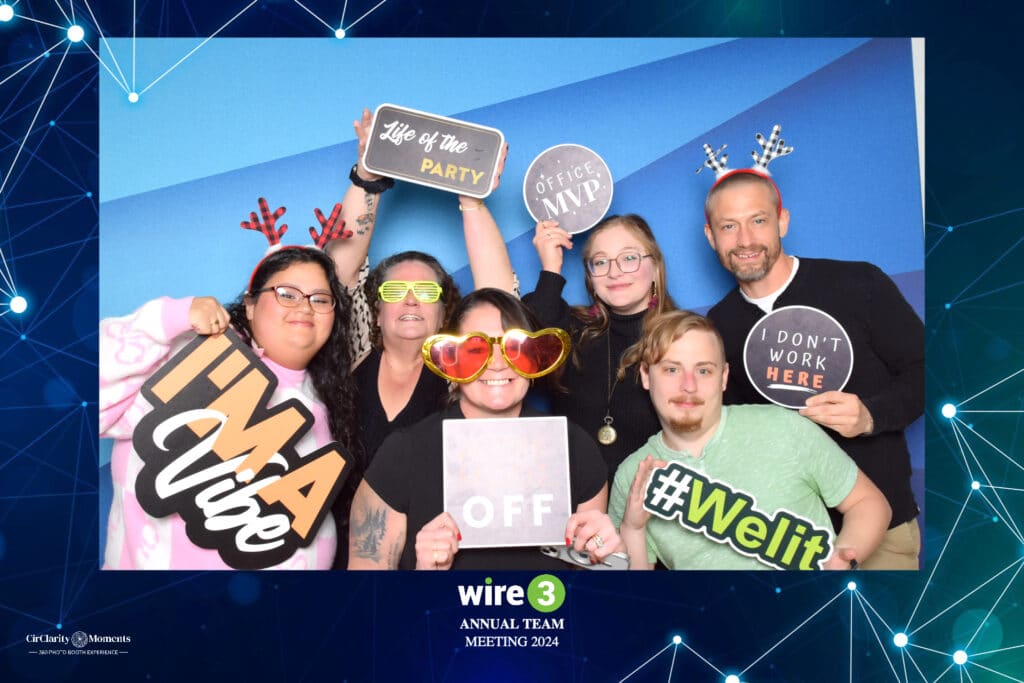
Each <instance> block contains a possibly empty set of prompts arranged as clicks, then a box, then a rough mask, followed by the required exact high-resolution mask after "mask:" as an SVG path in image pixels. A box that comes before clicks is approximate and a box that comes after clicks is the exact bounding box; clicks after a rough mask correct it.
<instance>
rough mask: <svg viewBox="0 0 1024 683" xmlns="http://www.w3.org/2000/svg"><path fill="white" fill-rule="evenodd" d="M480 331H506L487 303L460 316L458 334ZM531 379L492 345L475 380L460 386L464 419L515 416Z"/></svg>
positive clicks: (493, 334) (496, 334)
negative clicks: (515, 370)
mask: <svg viewBox="0 0 1024 683" xmlns="http://www.w3.org/2000/svg"><path fill="white" fill-rule="evenodd" d="M469 332H483V333H484V334H486V335H487V336H489V337H500V336H502V335H503V334H504V333H505V328H504V325H502V322H501V312H500V311H499V310H498V309H497V308H495V307H494V306H492V305H491V304H489V303H481V304H479V305H477V306H474V307H473V308H472V309H470V310H469V311H467V312H466V314H465V315H464V316H462V320H461V322H460V323H459V328H458V331H457V334H460V335H462V334H468V333H469ZM529 388H530V381H529V380H527V379H525V378H523V377H520V376H519V375H517V374H516V373H515V372H513V371H512V368H510V367H509V366H508V363H506V362H505V359H504V357H502V355H501V350H500V349H499V348H498V345H497V344H494V345H492V346H491V360H490V362H489V363H488V365H487V369H486V370H484V372H483V374H482V375H480V377H478V378H477V379H475V380H473V381H472V382H469V383H467V384H463V385H462V386H461V388H460V392H461V398H460V406H461V408H462V414H463V415H465V416H466V417H467V418H481V417H518V416H519V413H520V411H521V410H522V406H523V399H524V398H526V392H527V390H529Z"/></svg>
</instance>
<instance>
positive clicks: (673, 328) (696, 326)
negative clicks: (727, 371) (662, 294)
mask: <svg viewBox="0 0 1024 683" xmlns="http://www.w3.org/2000/svg"><path fill="white" fill-rule="evenodd" d="M693 330H697V331H699V332H710V333H711V334H713V335H714V336H715V341H716V342H717V343H718V350H719V351H721V353H722V362H723V363H725V343H724V342H723V341H722V335H721V334H719V332H718V328H717V327H715V324H714V323H713V322H711V320H710V319H709V318H705V317H704V316H702V315H698V314H696V313H691V312H690V311H682V310H675V311H665V312H664V313H658V314H656V315H652V316H648V317H647V318H645V319H644V329H643V332H641V334H640V341H638V342H637V343H635V344H633V345H632V346H630V347H629V348H628V349H626V351H625V353H623V354H622V362H621V363H620V364H619V371H618V378H619V379H620V380H622V379H623V378H625V376H626V371H627V370H629V369H630V368H632V367H634V366H636V370H637V371H638V372H639V366H640V365H643V366H646V367H648V368H649V367H651V366H652V365H654V364H656V363H658V362H659V361H660V360H661V359H662V358H664V357H665V354H666V353H667V352H668V347H670V346H672V344H673V343H675V341H676V340H677V339H679V338H680V337H682V336H683V335H684V334H686V333H687V332H691V331H693Z"/></svg>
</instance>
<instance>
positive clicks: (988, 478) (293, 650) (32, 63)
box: [0, 0, 1024, 682]
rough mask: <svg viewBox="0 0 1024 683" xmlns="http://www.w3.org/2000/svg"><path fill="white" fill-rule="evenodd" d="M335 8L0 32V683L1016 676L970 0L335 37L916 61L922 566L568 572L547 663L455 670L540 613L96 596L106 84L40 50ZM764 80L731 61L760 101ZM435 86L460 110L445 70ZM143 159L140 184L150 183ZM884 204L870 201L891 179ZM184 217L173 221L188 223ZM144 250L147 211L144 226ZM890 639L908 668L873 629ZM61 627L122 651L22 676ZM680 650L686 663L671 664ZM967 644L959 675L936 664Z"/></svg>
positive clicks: (997, 185) (265, 99)
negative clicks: (860, 44)
mask: <svg viewBox="0 0 1024 683" xmlns="http://www.w3.org/2000/svg"><path fill="white" fill-rule="evenodd" d="M2 4H3V3H2V2H0V5H2ZM346 4H347V7H346V8H345V11H346V13H347V14H346V16H348V17H350V18H355V17H358V16H360V15H362V14H363V13H364V12H366V11H368V10H371V8H373V7H374V6H375V5H376V3H375V2H364V1H363V0H359V1H358V2H357V1H356V0H349V1H348V2H347V3H346V1H345V0H337V1H335V2H322V1H320V0H310V1H309V2H303V3H302V5H300V4H299V3H298V2H295V1H294V0H273V1H265V2H260V1H257V2H254V3H252V5H251V6H249V5H248V4H247V3H246V2H244V0H237V1H234V2H216V3H213V2H195V1H186V0H162V1H160V2H156V1H139V2H137V3H133V2H127V1H126V0H125V1H120V0H119V1H118V2H108V1H99V0H96V1H93V2H89V3H85V2H78V1H75V2H73V3H71V4H69V3H68V2H66V1H64V0H60V1H58V2H54V1H52V0H51V1H49V2H43V1H42V0H34V1H32V2H30V1H29V0H20V2H17V3H16V4H15V5H14V7H13V10H14V14H15V16H14V18H13V19H12V20H10V21H9V22H0V183H2V189H0V250H2V252H3V256H4V259H5V264H6V265H5V266H4V267H3V272H2V275H0V290H2V291H0V680H3V681H18V680H92V679H94V678H98V677H100V676H105V677H109V679H110V680H131V681H145V680H153V681H183V680H193V681H207V680H242V679H244V678H252V679H253V680H266V679H276V680H281V681H321V680H330V681H393V680H414V681H438V682H440V681H476V680H488V681H540V680H559V681H607V680H614V681H618V680H622V679H624V678H626V677H627V676H629V678H628V680H630V681H641V680H642V681H664V680H678V681H683V680H686V681H722V680H724V679H725V676H726V675H728V674H737V675H739V676H740V679H741V680H742V681H744V682H747V681H750V682H754V681H757V682H768V681H772V682H775V681H816V682H817V681H848V680H849V681H884V680H893V679H894V678H895V679H896V680H899V681H906V680H927V681H934V680H938V679H939V678H941V679H942V680H946V681H951V680H967V678H965V677H964V674H966V675H967V676H969V678H970V680H972V681H975V682H981V681H1006V680H1022V678H1024V673H1022V672H1024V613H1022V609H1021V604H1020V602H1021V596H1022V595H1024V590H1022V585H1024V578H1021V577H1020V576H1019V574H1020V572H1021V568H1022V566H1024V542H1022V539H1021V537H1020V532H1019V528H1020V524H1021V522H1022V521H1024V513H1022V510H1024V492H1022V489H1024V468H1022V464H1021V463H1022V457H1021V455H1020V444H1019V438H1020V414H1021V411H1024V400H1022V396H1024V391H1022V389H1024V373H1022V375H1015V373H1016V372H1017V371H1018V370H1020V369H1021V368H1024V343H1022V342H1024V340H1022V330H1024V325H1022V324H1021V323H1020V322H1019V320H1020V316H1021V315H1022V309H1024V306H1022V305H1021V304H1020V295H1021V293H1022V291H1024V288H1022V286H1021V284H1022V283H1021V281H1022V272H1024V270H1022V268H1021V267H1020V265H1019V264H1020V260H1021V258H1022V256H1024V253H1022V249H1021V242H1022V241H1024V230H1021V226H1022V221H1021V217H1022V213H1021V210H1022V205H1024V202H1022V193H1021V191H1020V190H1019V189H1018V186H1019V182H1020V181H1019V177H1020V160H1021V159H1022V157H1024V154H1022V152H1024V150H1022V149H1021V144H1022V143H1021V135H1020V130H1019V126H1020V122H1021V121H1024V107H1022V99H1021V92H1022V89H1024V77H1022V75H1021V70H1020V67H1019V64H1020V55H1019V35H1018V32H1017V31H1016V30H1015V29H1016V28H1017V27H1019V26H1020V17H1019V16H1018V15H1017V14H1015V13H1013V12H1012V11H1011V10H1005V11H1004V10H1002V9H1000V8H997V7H993V6H991V5H988V4H985V5H982V6H980V7H978V6H968V5H967V4H966V3H950V6H949V7H946V6H943V5H941V4H937V3H926V2H920V1H918V2H901V1H900V0H867V1H857V2H852V1H843V2H829V3H803V2H790V1H788V0H778V1H776V2H754V1H753V0H694V1H692V2H648V3H638V2H632V3H629V2H618V1H614V2H608V1H602V2H574V1H572V0H567V1H563V2H541V1H537V0H523V1H516V2H498V1H493V0H492V1H488V0H478V1H476V2H466V3H455V2H410V1H408V0H387V2H385V3H383V4H382V5H380V6H379V7H377V8H376V9H374V10H373V11H372V12H370V13H369V14H368V15H367V16H366V17H365V18H364V19H363V20H362V21H360V22H359V23H358V24H357V25H356V26H354V27H353V28H352V29H351V30H350V32H349V36H350V38H352V39H357V38H358V37H359V36H368V37H369V36H372V37H387V36H392V37H410V38H411V37H439V36H479V37H488V36H550V37H569V36H586V37H602V36H616V37H623V36H626V37H631V36H636V37H638V38H640V37H648V36H660V37H667V36H718V37H729V36H790V37H792V36H923V37H925V38H926V111H927V117H926V136H927V138H926V139H927V144H926V190H925V206H926V223H927V225H926V227H925V249H926V254H927V258H926V269H927V287H926V289H927V305H926V325H927V331H928V335H927V354H928V406H927V409H926V423H927V493H928V495H927V509H928V524H927V528H926V529H925V530H924V531H925V544H926V566H925V569H924V570H923V571H921V572H919V573H887V574H856V573H844V574H820V575H814V576H806V575H794V574H780V573H768V572H763V573H756V574H755V573H749V574H748V573H714V574H713V573H685V574H681V573H680V574H673V573H670V572H657V573H650V574H644V575H637V574H629V575H621V574H620V575H608V574H602V573H599V572H565V573H564V574H562V580H563V581H565V583H566V589H567V596H568V597H567V599H566V603H565V605H564V606H563V607H562V609H561V610H559V611H558V612H557V613H556V615H557V616H558V617H562V618H564V619H565V630H564V631H561V632H560V633H558V634H557V635H559V637H560V639H561V642H560V644H559V646H558V647H557V648H551V649H510V648H503V649H500V648H499V649H479V648H477V649H466V648H465V646H464V645H465V643H464V637H463V636H464V634H463V633H461V632H460V628H459V627H460V623H461V619H463V618H464V617H480V616H516V617H520V618H521V617H524V616H535V615H534V614H533V613H532V610H529V609H528V608H527V609H526V610H525V611H524V609H522V608H491V609H486V608H479V609H474V610H469V609H465V608H462V607H461V606H460V605H459V601H458V591H457V585H458V584H459V583H478V582H481V581H483V578H484V577H483V576H482V575H479V576H478V575H475V574H464V575H457V576H434V575H412V574H401V575H398V574H395V575H383V574H368V575H355V574H345V573H304V574H301V575H298V574H285V573H271V574H258V573H194V572H163V573H153V574H147V573H132V572H100V571H99V569H98V567H99V562H98V557H97V543H98V539H97V526H98V523H97V520H98V510H97V502H98V488H99V482H98V477H97V463H98V457H99V456H98V451H97V434H96V422H97V415H96V401H97V361H96V350H97V322H98V313H97V305H98V304H97V302H98V297H99V291H100V287H115V286H116V284H115V283H101V282H99V281H98V263H97V258H98V257H97V253H98V240H99V225H98V216H97V207H98V202H99V197H98V194H97V191H98V190H97V185H98V167H99V164H100V163H102V159H99V158H98V149H99V140H98V127H97V90H98V87H97V86H98V79H99V78H100V77H101V67H100V66H99V65H98V63H97V59H96V58H95V56H94V55H93V54H91V53H90V51H89V50H88V49H83V46H82V45H80V44H79V45H77V46H75V47H73V48H72V49H70V50H68V51H67V53H66V55H65V48H66V47H67V43H66V42H64V43H63V44H58V43H59V42H60V41H62V40H63V38H64V34H63V29H62V28H61V27H65V26H67V25H69V24H70V20H71V15H72V9H73V13H74V17H75V20H77V21H80V22H81V23H82V24H83V25H84V26H86V27H87V29H88V36H87V39H86V42H88V43H89V45H90V47H91V48H92V49H93V50H97V49H98V45H97V38H96V33H95V30H94V27H95V26H96V24H99V26H101V27H102V29H103V32H104V33H105V34H106V35H109V36H117V37H130V36H131V35H132V30H133V27H132V7H133V5H135V6H136V8H137V17H138V19H137V24H136V27H135V31H136V32H137V34H138V35H139V36H147V37H156V36H176V37H195V38H197V42H198V40H200V39H202V38H205V37H208V36H210V35H211V34H213V33H214V32H216V31H218V29H220V28H221V27H222V26H223V25H224V24H225V22H227V21H228V20H229V19H231V18H232V17H233V16H234V15H236V14H237V13H239V12H240V11H242V10H243V9H245V8H247V9H245V11H244V12H243V13H242V14H241V15H240V16H238V18H237V19H235V20H234V21H233V22H231V23H230V24H229V25H228V26H227V27H225V28H223V30H222V31H221V32H220V33H218V37H245V36H282V37H284V36H292V37H319V36H329V35H330V32H329V31H328V29H327V28H326V27H325V26H324V25H323V24H321V23H320V22H319V21H318V20H317V19H315V18H314V17H313V15H314V14H315V15H318V16H320V17H328V18H330V21H332V22H336V21H337V20H338V18H339V17H340V16H341V12H342V9H343V6H345V5H346ZM1003 4H1004V5H1007V6H1009V3H1003ZM72 5H73V8H72ZM977 5H981V3H978V4H977ZM0 12H2V8H0ZM65 15H66V16H65ZM0 18H2V14H0ZM47 50H49V53H48V56H41V55H43V53H44V52H45V51H47ZM60 60H63V63H62V64H61V66H60V69H59V70H58V69H57V68H56V66H57V64H58V63H60ZM354 68H359V69H363V70H370V71H372V70H373V69H374V65H373V64H359V65H355V66H354ZM551 68H552V69H557V68H558V65H557V64H552V65H551ZM757 68H758V65H757V64H756V63H752V64H751V65H750V73H751V78H752V79H756V78H757ZM55 74H56V77H55ZM102 77H108V76H107V75H106V74H102ZM51 81H52V82H51ZM452 81H453V82H452V87H458V80H457V76H456V75H453V78H452ZM708 85H709V88H708V97H713V96H714V94H713V84H708ZM329 99H330V93H320V94H319V95H318V97H317V98H313V97H311V101H310V103H309V106H316V107H322V108H324V109H325V111H329V110H330V101H329ZM238 106H239V108H255V109H258V108H260V107H267V106H273V95H272V93H253V97H252V100H251V101H249V102H239V103H238ZM607 106H609V107H637V106H642V103H636V102H623V101H615V100H610V101H608V102H607ZM342 114H343V115H344V116H349V115H350V114H349V112H343V113H342ZM331 115H337V113H333V112H332V113H331ZM837 134H842V131H837ZM851 144H868V145H869V144H870V141H851ZM140 161H141V162H142V163H141V165H140V172H142V173H144V172H145V168H146V166H147V165H158V164H160V159H145V160H140ZM877 182H878V183H880V184H881V183H885V182H886V176H885V168H884V167H880V168H879V169H878V173H877ZM862 200H863V202H865V203H869V202H871V201H872V197H871V196H864V197H863V198H862ZM821 201H822V202H825V203H827V202H828V201H829V198H828V197H822V198H821ZM182 212H183V215H182V222H183V223H188V222H189V221H192V220H198V219H199V218H200V217H199V216H198V215H197V213H196V212H195V211H194V210H189V209H188V208H187V207H183V209H182ZM146 229H147V228H146V217H145V215H140V216H139V225H138V230H140V231H145V230H146ZM15 294H17V295H21V296H23V297H24V298H25V300H26V302H27V305H28V308H27V310H26V311H25V312H24V313H22V314H18V313H15V312H13V311H12V310H10V309H9V302H10V299H11V298H12V297H13V296H14V295H15ZM1003 380H1005V381H1003ZM989 387H992V388H989ZM986 389H988V390H987V391H986ZM975 394H977V396H976V397H974V396H975ZM972 397H973V398H972ZM968 399H970V400H968ZM947 402H948V403H952V404H954V405H958V406H959V407H960V410H961V412H960V413H959V414H958V415H957V418H956V420H953V421H951V420H948V419H946V418H943V417H942V416H941V415H940V413H939V409H940V407H941V405H943V404H944V403H947ZM971 411H977V412H971ZM992 411H1000V412H992ZM972 481H977V482H979V488H978V489H977V490H974V491H972V489H971V482H972ZM530 578H532V577H531V576H530V575H518V574H501V575H498V576H497V577H496V581H500V582H504V583H519V584H522V585H525V584H526V583H528V582H529V580H530ZM850 580H854V581H856V582H857V587H856V590H855V591H850V590H848V589H847V582H848V581H850ZM961 598H963V599H961ZM908 622H909V623H910V624H911V629H910V630H911V631H912V633H911V637H910V643H911V645H910V646H909V647H908V648H907V649H906V652H904V651H901V650H899V649H898V648H896V647H894V646H893V644H892V633H893V632H894V631H898V630H901V629H902V628H904V627H905V626H906V625H907V623H908ZM916 629H919V630H916ZM76 631H83V632H86V633H89V634H108V635H126V636H130V639H131V641H130V643H124V644H122V645H119V646H118V648H119V649H120V650H123V651H124V654H119V655H110V656H99V655H97V656H89V657H87V656H70V655H67V656H57V655H50V656H44V655H39V654H31V651H34V650H38V649H39V646H38V645H37V644H29V643H28V642H27V641H26V637H27V636H33V635H44V634H45V635H48V636H51V637H56V636H60V635H65V636H70V635H71V634H72V633H74V632H76ZM790 634H792V635H790ZM675 635H679V636H681V639H682V644H680V645H678V646H674V645H672V641H671V639H672V637H673V636H675ZM56 647H64V646H56ZM68 647H69V646H68ZM961 648H962V649H964V650H966V652H967V654H968V663H967V664H966V665H964V666H963V667H961V666H960V665H958V664H954V663H953V661H952V659H951V655H952V653H953V652H954V651H955V650H958V649H961ZM1013 648H1016V649H1013ZM906 653H909V654H910V655H912V659H913V661H911V658H910V657H908V656H907V655H906ZM705 660H706V661H705ZM851 668H852V672H851ZM631 673H632V675H630V674H631Z"/></svg>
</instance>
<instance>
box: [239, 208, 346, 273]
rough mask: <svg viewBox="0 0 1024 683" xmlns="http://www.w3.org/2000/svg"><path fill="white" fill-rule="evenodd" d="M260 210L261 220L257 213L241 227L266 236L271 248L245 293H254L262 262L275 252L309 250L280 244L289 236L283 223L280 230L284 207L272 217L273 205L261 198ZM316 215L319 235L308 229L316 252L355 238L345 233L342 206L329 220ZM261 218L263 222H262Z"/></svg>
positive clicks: (250, 214) (318, 211)
mask: <svg viewBox="0 0 1024 683" xmlns="http://www.w3.org/2000/svg"><path fill="white" fill-rule="evenodd" d="M257 201H258V203H259V206H260V214H261V216H260V217H257V216H256V212H255V211H250V212H249V220H247V221H242V222H241V226H242V228H243V229H245V230H255V231H257V232H260V233H262V234H263V236H264V237H266V238H267V242H268V243H269V245H270V246H269V247H268V248H267V253H265V254H264V255H263V258H261V259H260V262H259V263H257V264H256V267H255V268H253V269H252V275H250V276H249V286H248V287H247V288H246V290H245V291H246V293H248V292H251V291H252V280H253V278H254V277H256V271H257V270H259V269H260V266H261V265H263V261H265V260H266V258H267V257H268V256H270V255H271V254H273V253H274V252H275V251H278V250H280V249H306V248H307V247H300V246H283V245H282V244H281V238H282V237H283V236H284V234H285V233H286V232H288V224H287V223H282V224H281V227H279V228H278V227H277V219H278V218H280V217H281V216H283V215H284V212H285V211H287V209H286V208H285V207H283V206H279V207H277V210H275V211H274V212H273V213H271V212H270V205H269V204H267V200H266V198H264V197H260V198H259V199H258V200H257ZM313 215H315V216H316V219H317V221H319V222H320V231H319V232H318V231H317V230H316V229H315V228H313V227H310V228H309V236H310V237H311V238H313V245H314V247H315V248H317V249H324V248H326V246H327V243H328V242H330V241H331V240H334V239H348V238H350V237H352V231H351V230H345V221H344V219H342V217H341V204H335V205H334V210H333V211H331V215H330V217H329V218H325V217H324V214H323V212H322V211H320V209H319V208H316V209H313ZM260 218H262V221H261V220H260Z"/></svg>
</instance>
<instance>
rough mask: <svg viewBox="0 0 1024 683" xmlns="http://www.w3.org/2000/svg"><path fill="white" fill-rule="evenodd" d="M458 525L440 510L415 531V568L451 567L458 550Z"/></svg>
mask: <svg viewBox="0 0 1024 683" xmlns="http://www.w3.org/2000/svg"><path fill="white" fill-rule="evenodd" d="M461 539H462V534H461V533H460V532H459V525H458V524H456V523H455V520H454V519H453V518H452V516H451V515H449V514H448V513H447V512H442V513H441V514H439V515H438V516H437V517H434V519H432V520H430V521H429V522H427V523H426V524H424V525H423V528H422V529H420V530H419V531H418V532H416V569H451V568H452V563H453V562H454V561H455V553H457V552H459V541H460V540H461Z"/></svg>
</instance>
